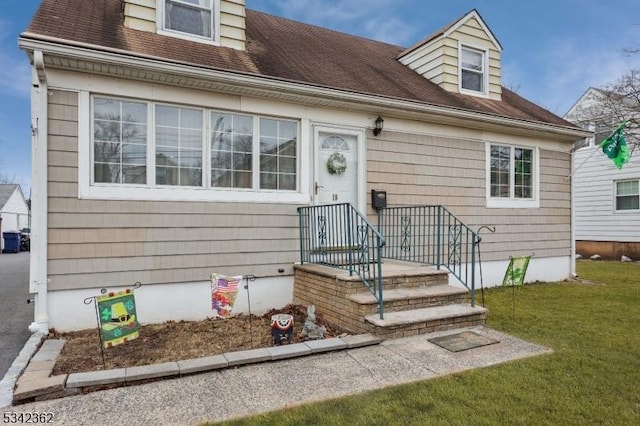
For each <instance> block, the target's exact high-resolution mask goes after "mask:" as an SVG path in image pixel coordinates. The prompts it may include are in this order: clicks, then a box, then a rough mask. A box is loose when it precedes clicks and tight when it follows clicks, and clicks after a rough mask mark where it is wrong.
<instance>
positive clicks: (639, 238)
mask: <svg viewBox="0 0 640 426" xmlns="http://www.w3.org/2000/svg"><path fill="white" fill-rule="evenodd" d="M594 151H596V152H594ZM575 162H576V167H579V168H578V169H577V170H576V172H575V209H576V212H575V218H576V240H578V241H617V242H640V211H638V210H636V211H624V212H616V211H615V198H616V197H615V194H616V188H615V182H616V181H619V180H628V179H638V180H640V164H638V163H637V162H634V159H633V158H632V159H631V161H630V162H629V163H627V164H625V166H624V168H623V169H622V170H618V169H616V167H615V166H614V164H613V162H612V161H611V160H610V159H609V158H607V157H606V156H605V155H604V154H602V152H601V151H600V149H599V148H598V147H595V146H594V147H588V148H583V149H580V150H578V151H576V154H575Z"/></svg>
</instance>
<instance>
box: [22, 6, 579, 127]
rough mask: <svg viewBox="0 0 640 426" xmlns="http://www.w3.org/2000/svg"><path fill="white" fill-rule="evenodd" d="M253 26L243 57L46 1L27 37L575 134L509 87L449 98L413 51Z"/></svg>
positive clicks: (279, 24) (254, 16) (296, 25)
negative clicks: (408, 54)
mask: <svg viewBox="0 0 640 426" xmlns="http://www.w3.org/2000/svg"><path fill="white" fill-rule="evenodd" d="M89 3H90V4H89ZM246 27H247V32H246V35H247V52H242V51H238V50H235V49H231V48H225V47H215V46H211V45H207V44H203V43H196V42H191V41H188V40H182V39H178V38H174V37H169V36H164V35H159V34H155V33H149V32H144V31H138V30H133V29H130V28H125V27H124V26H123V16H122V10H121V2H120V0H43V2H42V5H41V7H40V8H39V10H38V11H37V12H36V14H35V16H34V18H33V21H32V22H31V24H30V25H29V28H28V30H27V34H23V36H24V37H33V36H34V35H35V37H37V36H38V35H42V36H48V37H55V38H58V39H62V40H68V41H70V42H72V43H73V42H81V43H88V44H90V45H94V46H95V48H96V49H98V50H100V49H104V48H109V49H120V50H123V51H127V52H129V53H130V54H131V55H134V56H135V55H144V56H155V57H159V58H164V59H166V60H167V61H170V62H178V63H185V64H192V65H196V66H199V67H205V68H210V69H217V70H225V71H230V72H238V73H245V74H257V75H261V76H264V77H273V78H277V79H283V80H287V81H292V82H302V83H306V84H310V85H314V86H319V87H326V88H332V89H339V90H346V91H350V92H356V93H362V94H369V95H375V96H382V97H387V98H394V99H402V100H410V101H414V102H419V103H424V104H431V105H438V106H444V107H451V108H456V109H464V110H469V111H476V112H481V113H486V114H492V115H498V116H503V117H508V118H515V119H520V120H527V121H536V122H544V123H549V124H555V125H561V126H571V127H573V125H572V124H570V123H569V122H567V121H565V120H563V119H562V118H560V117H558V116H557V115H555V114H553V113H551V112H549V111H547V110H545V109H543V108H541V107H539V106H537V105H535V104H533V103H532V102H529V101H527V100H526V99H523V98H522V97H520V96H519V95H517V94H515V93H513V92H511V91H510V90H508V89H505V88H503V95H502V100H501V101H498V100H492V99H486V98H480V97H474V96H467V95H461V94H457V93H451V92H447V91H445V90H444V89H442V88H440V87H439V86H438V85H436V84H434V83H432V82H430V81H428V80H427V79H425V78H424V77H422V76H420V75H418V74H417V73H415V72H414V71H412V70H411V69H409V68H407V67H406V66H404V65H402V64H401V63H400V62H399V61H397V60H396V57H397V56H398V55H399V54H400V53H401V52H403V51H404V50H405V49H404V48H403V47H400V46H394V45H391V44H386V43H382V42H378V41H374V40H369V39H365V38H362V37H356V36H352V35H348V34H344V33H340V32H336V31H331V30H327V29H324V28H320V27H317V26H313V25H308V24H304V23H301V22H296V21H292V20H289V19H285V18H281V17H277V16H273V15H269V14H265V13H262V12H256V11H252V10H247V11H246ZM28 33H32V34H28ZM63 42H64V41H63Z"/></svg>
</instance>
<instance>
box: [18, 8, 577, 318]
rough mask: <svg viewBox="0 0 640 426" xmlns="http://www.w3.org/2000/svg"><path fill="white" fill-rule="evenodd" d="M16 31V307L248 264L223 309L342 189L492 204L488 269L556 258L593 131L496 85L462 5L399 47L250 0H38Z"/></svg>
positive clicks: (473, 219)
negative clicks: (25, 170)
mask: <svg viewBox="0 0 640 426" xmlns="http://www.w3.org/2000/svg"><path fill="white" fill-rule="evenodd" d="M88 3H91V4H90V5H89V4H88ZM19 45H20V47H21V48H22V49H23V50H24V51H25V52H26V53H27V55H28V57H29V60H30V61H31V64H32V70H33V91H32V105H33V109H32V111H33V112H32V114H33V117H32V123H33V125H34V129H35V130H34V139H33V144H34V146H35V150H34V152H35V156H34V158H33V208H34V214H33V217H34V220H33V225H32V238H33V240H34V242H33V245H32V257H31V260H32V263H31V288H30V290H31V291H32V292H33V293H34V294H35V301H36V309H35V311H36V312H35V321H34V324H32V326H33V327H32V329H47V328H49V327H55V328H56V329H58V330H66V329H74V328H86V327H92V326H94V325H95V317H94V312H93V309H92V308H91V307H87V306H84V305H83V303H82V302H83V300H84V299H85V298H87V297H91V296H95V295H97V294H99V292H100V289H101V288H109V289H111V288H116V287H124V286H130V285H132V284H133V283H135V282H141V283H142V284H143V285H142V287H141V288H140V289H139V290H136V292H137V293H136V294H137V295H138V296H137V308H138V317H139V318H140V319H141V320H142V321H145V322H161V321H164V320H169V319H174V320H175V319H202V318H205V317H207V316H208V315H210V313H211V305H210V299H209V297H210V295H209V289H210V288H209V285H210V284H209V275H210V274H211V273H212V272H218V273H222V274H226V275H253V276H254V277H255V281H252V282H251V283H250V284H248V287H249V288H248V289H244V288H241V289H240V291H239V294H238V297H237V305H236V308H234V309H236V310H237V311H238V312H242V311H246V310H247V308H248V305H249V304H250V305H251V309H252V311H253V312H254V313H255V312H264V311H267V310H268V309H270V308H274V307H280V306H284V305H286V304H287V303H290V302H291V301H292V300H293V293H294V266H295V263H296V262H299V261H300V259H301V257H300V256H301V253H300V252H301V246H303V245H304V241H301V240H302V233H301V230H300V229H299V228H300V222H301V219H300V218H301V216H299V212H298V209H299V208H306V207H309V206H318V205H325V204H331V203H346V202H348V203H350V204H351V205H352V206H354V208H355V209H356V210H357V211H358V212H359V213H360V214H362V215H363V216H364V217H366V218H368V219H370V221H371V222H372V223H375V222H376V221H377V215H376V211H375V210H374V209H373V208H372V206H371V198H370V196H369V194H370V193H371V191H372V190H377V191H384V193H386V202H387V204H388V206H389V207H393V206H404V205H438V206H446V208H447V209H448V210H449V211H450V212H452V213H453V214H455V215H456V216H457V217H458V218H460V219H461V220H462V221H463V222H464V223H465V224H466V225H467V226H468V227H469V229H474V230H477V229H478V228H480V227H481V226H483V225H493V226H495V227H496V232H495V234H486V235H483V236H482V238H483V242H482V246H481V247H482V248H481V251H482V252H481V259H482V262H483V263H482V270H483V277H484V282H485V284H486V285H490V284H494V285H495V284H498V283H500V282H502V278H503V275H504V271H505V269H506V267H507V264H508V262H509V256H516V255H530V254H532V253H535V257H534V259H533V261H532V263H531V266H530V267H529V272H528V274H527V279H528V280H542V281H548V280H557V279H563V278H566V277H568V276H570V275H571V274H572V271H573V265H574V261H573V247H572V240H573V239H572V236H571V229H572V227H571V204H570V201H571V185H570V182H569V181H567V180H566V179H565V177H566V176H567V175H568V174H569V173H570V168H571V154H570V151H571V147H572V145H573V143H574V142H575V141H576V140H579V139H582V138H585V137H587V136H588V135H589V134H590V133H589V132H587V131H585V130H583V129H581V128H579V127H577V126H575V125H573V124H571V123H569V122H567V121H565V120H564V119H562V118H560V117H558V116H556V115H554V114H552V113H551V112H549V111H547V110H545V109H543V108H541V107H539V106H537V105H535V104H533V103H531V102H529V101H527V100H526V99H523V98H522V97H520V96H519V95H517V94H516V93H514V92H512V91H510V90H509V89H507V88H505V87H503V86H502V85H501V54H502V46H501V44H500V43H499V42H498V40H497V38H496V37H495V35H494V34H493V33H492V32H491V30H490V29H489V28H488V26H487V24H486V23H485V22H484V20H483V19H482V17H481V16H480V14H479V13H478V12H477V11H476V10H472V11H470V12H469V13H467V14H465V15H464V16H462V17H461V18H460V19H458V20H456V21H455V22H453V23H452V24H451V25H449V26H447V27H445V28H443V29H442V30H440V31H438V32H436V33H435V34H433V35H431V36H429V37H427V38H425V39H424V40H422V41H420V42H418V43H416V44H415V45H414V46H411V47H409V48H406V47H400V46H394V45H390V44H386V43H382V42H378V41H373V40H368V39H364V38H361V37H356V36H352V35H349V34H344V33H339V32H335V31H331V30H327V29H324V28H319V27H316V26H312V25H307V24H304V23H300V22H295V21H292V20H288V19H284V18H281V17H277V16H272V15H269V14H265V13H261V12H257V11H253V10H251V9H249V8H246V7H245V2H244V0H204V1H200V2H197V4H194V2H187V1H181V0H157V1H156V0H99V1H98V0H94V1H91V2H88V1H87V0H43V2H42V5H41V6H40V8H39V9H38V11H37V12H36V14H35V16H34V18H33V20H32V22H31V23H30V25H29V27H28V28H27V29H26V30H25V31H24V32H23V33H22V34H21V35H20V38H19ZM376 123H377V124H376ZM333 154H338V155H336V156H333ZM332 156H333V157H332ZM327 163H330V164H329V166H328V165H327ZM456 223H457V222H456ZM324 225H326V223H325V224H324ZM318 229H319V228H318ZM323 229H324V228H323ZM460 229H462V227H461V225H460V226H459V225H455V226H453V225H452V226H449V228H448V230H449V232H450V233H451V232H452V230H455V231H459V230H460ZM465 229H466V228H465ZM329 231H331V230H329ZM334 231H335V230H334ZM438 232H440V231H438ZM319 235H320V234H318V235H316V236H315V237H310V238H317V241H314V242H313V243H314V244H315V243H318V244H320V245H321V244H326V243H327V239H326V238H325V237H324V236H323V237H321V236H319ZM330 235H334V234H330ZM438 235H443V234H438ZM450 235H452V234H450ZM332 238H333V237H332ZM438 241H443V240H442V239H440V240H438ZM438 244H439V243H438ZM435 245H436V244H435V243H434V247H435ZM351 247H355V248H363V247H364V245H363V244H360V243H359V244H352V245H350V244H347V245H346V248H351ZM474 247H475V245H474ZM324 248H325V252H326V245H325V247H324ZM402 249H403V250H405V251H410V248H409V247H408V246H406V245H404V246H403V247H402ZM316 253H317V251H316ZM312 254H313V253H312ZM349 256H351V254H349V253H348V254H346V255H345V258H346V257H349ZM475 256H476V257H479V256H480V254H479V253H476V254H475ZM453 257H455V256H453ZM456 262H457V263H456ZM454 263H456V264H458V266H459V265H460V261H459V260H455V259H454ZM478 266H479V265H476V266H475V268H476V269H474V271H476V270H479V268H478ZM240 287H244V286H240ZM248 297H250V299H247V298H248ZM319 313H321V308H319Z"/></svg>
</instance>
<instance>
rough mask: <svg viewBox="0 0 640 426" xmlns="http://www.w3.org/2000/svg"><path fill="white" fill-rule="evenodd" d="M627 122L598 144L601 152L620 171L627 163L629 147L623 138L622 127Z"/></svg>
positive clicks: (624, 124)
mask: <svg viewBox="0 0 640 426" xmlns="http://www.w3.org/2000/svg"><path fill="white" fill-rule="evenodd" d="M626 124H627V122H626V121H625V122H624V123H622V124H621V125H620V126H618V128H617V129H616V130H615V132H613V133H612V134H611V136H609V137H608V138H606V139H605V140H603V141H602V142H600V148H602V152H604V154H605V155H606V156H607V157H609V158H610V159H611V160H612V161H613V164H615V165H616V167H617V168H618V169H622V166H624V165H625V164H626V163H627V161H629V147H628V146H627V141H626V140H625V138H624V131H623V129H624V126H626Z"/></svg>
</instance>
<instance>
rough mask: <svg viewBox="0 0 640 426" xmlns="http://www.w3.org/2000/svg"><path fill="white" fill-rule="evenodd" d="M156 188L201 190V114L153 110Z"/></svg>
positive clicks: (158, 107)
mask: <svg viewBox="0 0 640 426" xmlns="http://www.w3.org/2000/svg"><path fill="white" fill-rule="evenodd" d="M155 121H156V129H155V130H156V131H155V142H156V144H155V145H156V149H155V157H156V185H170V186H202V139H203V138H202V135H203V132H202V121H203V119H202V111H201V110H198V109H191V108H179V107H174V106H168V105H156V108H155Z"/></svg>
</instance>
